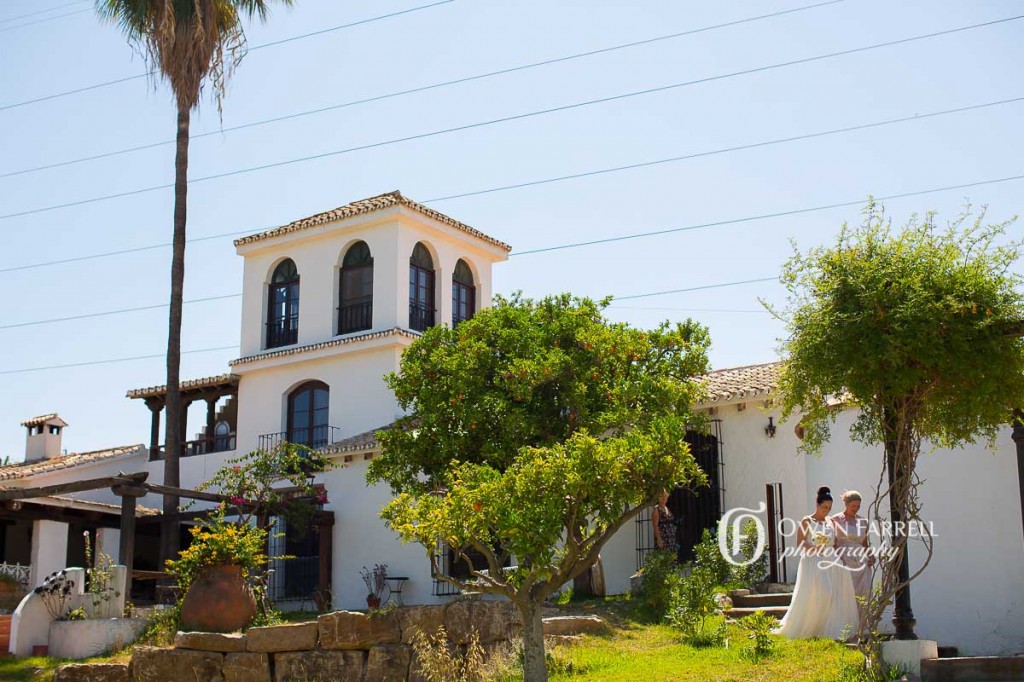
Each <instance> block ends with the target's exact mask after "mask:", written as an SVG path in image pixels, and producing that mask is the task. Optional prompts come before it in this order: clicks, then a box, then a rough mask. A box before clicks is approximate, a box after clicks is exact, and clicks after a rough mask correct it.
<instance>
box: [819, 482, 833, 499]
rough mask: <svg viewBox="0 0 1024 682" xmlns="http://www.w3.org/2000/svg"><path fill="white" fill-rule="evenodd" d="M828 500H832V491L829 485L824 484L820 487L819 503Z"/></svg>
mask: <svg viewBox="0 0 1024 682" xmlns="http://www.w3.org/2000/svg"><path fill="white" fill-rule="evenodd" d="M826 500H827V501H829V502H831V501H832V491H831V490H829V487H828V486H826V485H823V486H821V487H820V488H818V497H817V504H821V503H822V502H825V501H826Z"/></svg>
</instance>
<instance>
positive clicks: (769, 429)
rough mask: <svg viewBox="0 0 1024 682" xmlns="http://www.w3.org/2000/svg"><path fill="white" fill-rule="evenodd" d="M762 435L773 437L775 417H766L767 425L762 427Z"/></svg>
mask: <svg viewBox="0 0 1024 682" xmlns="http://www.w3.org/2000/svg"><path fill="white" fill-rule="evenodd" d="M764 435H766V436H768V437H769V438H775V417H768V426H766V427H764Z"/></svg>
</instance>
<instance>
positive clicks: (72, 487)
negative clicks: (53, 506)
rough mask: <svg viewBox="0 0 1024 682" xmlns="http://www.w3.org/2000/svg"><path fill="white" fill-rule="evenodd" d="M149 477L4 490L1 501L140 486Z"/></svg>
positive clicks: (127, 476) (142, 473) (126, 476)
mask: <svg viewBox="0 0 1024 682" xmlns="http://www.w3.org/2000/svg"><path fill="white" fill-rule="evenodd" d="M148 477H149V472H147V471H140V472H139V473H137V474H121V475H120V476H108V477H106V478H90V479H87V480H84V481H71V482H70V483H59V484H57V485H44V486H40V487H37V488H4V489H0V501H4V500H29V499H32V498H34V497H49V496H51V495H60V494H62V493H77V492H82V491H84V490H99V489H100V488H110V487H112V486H115V485H119V484H125V485H138V484H141V483H144V482H145V480H146V479H147V478H148Z"/></svg>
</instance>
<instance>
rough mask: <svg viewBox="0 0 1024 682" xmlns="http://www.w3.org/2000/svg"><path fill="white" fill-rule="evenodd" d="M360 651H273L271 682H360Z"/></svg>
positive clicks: (362, 662)
mask: <svg viewBox="0 0 1024 682" xmlns="http://www.w3.org/2000/svg"><path fill="white" fill-rule="evenodd" d="M365 655H366V653H365V652H363V651H297V652H291V653H285V654H274V682H297V681H299V680H302V681H308V682H327V681H328V680H329V681H330V682H362V678H363V666H364V661H363V659H364V657H365Z"/></svg>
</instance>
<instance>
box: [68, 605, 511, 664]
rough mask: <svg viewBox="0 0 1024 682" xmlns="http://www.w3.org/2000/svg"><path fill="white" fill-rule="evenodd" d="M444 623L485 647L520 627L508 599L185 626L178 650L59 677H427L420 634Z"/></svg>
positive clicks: (463, 640) (139, 651) (457, 637)
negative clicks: (233, 628) (233, 625)
mask: <svg viewBox="0 0 1024 682" xmlns="http://www.w3.org/2000/svg"><path fill="white" fill-rule="evenodd" d="M441 626H444V628H445V630H446V631H447V632H448V637H449V639H450V641H451V642H452V643H453V644H455V645H457V646H462V645H465V644H467V643H468V642H469V641H470V640H471V638H472V636H473V633H474V631H475V632H476V633H477V636H478V637H479V641H480V644H481V645H482V646H483V648H484V649H485V651H487V650H493V648H494V647H495V646H498V645H500V644H502V643H504V642H507V641H508V640H510V639H513V638H515V637H516V636H518V635H519V632H520V622H519V614H518V611H517V610H516V608H515V606H513V605H512V603H511V602H508V601H483V600H464V601H454V602H452V603H450V604H439V605H427V606H407V607H402V608H398V609H394V610H390V611H384V612H378V613H374V614H372V615H367V614H364V613H358V612H350V611H337V612H334V613H329V614H325V615H323V616H320V617H319V618H318V619H317V621H316V622H309V623H294V624H289V625H275V626H270V627H262V628H250V629H249V630H248V631H247V632H246V633H245V634H228V635H224V634H213V633H204V632H179V633H178V634H177V636H176V638H175V642H174V648H173V649H161V648H156V647H136V648H135V649H134V651H133V652H132V659H131V663H130V664H126V665H122V666H111V665H110V664H105V665H103V666H102V670H99V669H98V668H96V667H95V666H90V665H87V664H81V665H68V666H64V667H62V668H60V669H59V670H58V671H57V675H56V676H55V677H54V682H80V681H85V680H89V681H95V680H101V679H102V680H103V681H104V682H179V681H180V682H286V681H288V682H291V681H293V680H294V681H296V682H328V681H330V682H392V681H393V682H400V681H405V680H408V681H410V682H422V678H421V676H420V675H419V674H418V669H417V665H416V661H415V660H414V659H415V656H414V654H413V648H412V644H411V643H412V641H413V638H414V637H415V635H416V633H417V632H424V633H426V634H428V635H432V634H434V633H435V632H437V630H438V628H440V627H441Z"/></svg>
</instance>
